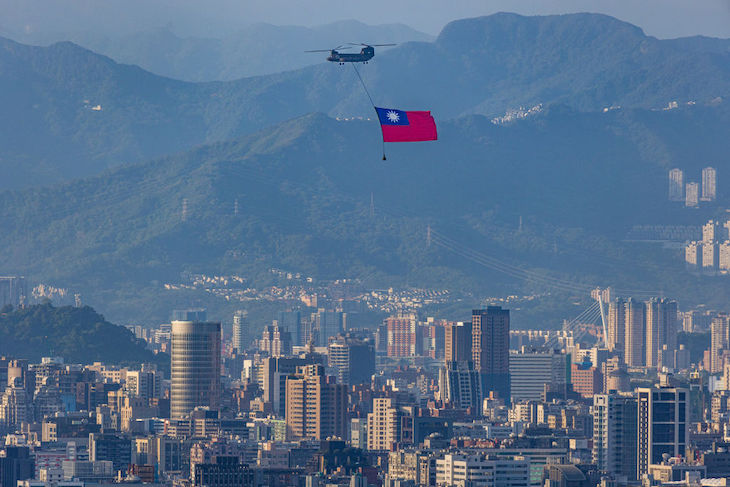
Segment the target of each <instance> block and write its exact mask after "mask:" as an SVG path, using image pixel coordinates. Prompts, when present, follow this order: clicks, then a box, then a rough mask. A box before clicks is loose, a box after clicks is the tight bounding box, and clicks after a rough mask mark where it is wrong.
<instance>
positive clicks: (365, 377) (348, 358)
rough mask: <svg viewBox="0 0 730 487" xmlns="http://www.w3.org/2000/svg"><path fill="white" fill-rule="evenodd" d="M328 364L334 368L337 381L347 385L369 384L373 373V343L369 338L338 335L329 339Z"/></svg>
mask: <svg viewBox="0 0 730 487" xmlns="http://www.w3.org/2000/svg"><path fill="white" fill-rule="evenodd" d="M327 348H328V353H327V357H328V365H329V367H330V368H332V369H334V371H335V373H336V375H337V382H339V383H340V384H345V385H348V386H351V385H356V384H369V383H370V379H371V378H372V376H373V374H374V373H375V344H374V343H373V342H372V341H370V340H361V339H358V338H356V337H353V336H350V335H349V334H346V335H338V336H337V337H336V338H335V339H334V340H332V341H330V344H329V346H328V347H327Z"/></svg>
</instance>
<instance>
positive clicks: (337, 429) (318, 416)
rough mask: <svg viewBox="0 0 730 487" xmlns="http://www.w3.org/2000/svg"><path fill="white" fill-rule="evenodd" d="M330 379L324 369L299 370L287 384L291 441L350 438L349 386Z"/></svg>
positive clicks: (310, 366)
mask: <svg viewBox="0 0 730 487" xmlns="http://www.w3.org/2000/svg"><path fill="white" fill-rule="evenodd" d="M330 379H334V378H329V377H326V376H325V374H324V367H322V366H321V365H319V364H317V365H306V366H302V367H299V368H298V369H297V373H296V374H295V375H292V376H290V377H289V378H288V379H287V380H286V433H287V438H288V439H289V440H299V439H305V438H310V439H317V440H325V439H327V438H328V437H331V436H335V437H339V438H346V432H347V429H346V424H347V386H345V385H343V384H337V383H335V382H334V380H330Z"/></svg>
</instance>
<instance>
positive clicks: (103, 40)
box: [0, 20, 433, 82]
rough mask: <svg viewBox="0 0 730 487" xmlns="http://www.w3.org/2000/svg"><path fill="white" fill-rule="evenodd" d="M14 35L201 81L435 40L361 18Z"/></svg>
mask: <svg viewBox="0 0 730 487" xmlns="http://www.w3.org/2000/svg"><path fill="white" fill-rule="evenodd" d="M0 32H2V30H0ZM10 37H12V38H14V39H17V40H20V41H22V42H26V43H30V44H38V45H48V44H52V43H54V42H58V41H59V40H68V41H72V42H74V43H76V44H78V45H80V46H83V47H85V48H88V49H91V50H93V51H95V52H98V53H100V54H103V55H106V56H109V57H111V58H113V59H115V60H117V61H118V62H121V63H126V64H135V65H138V66H140V67H142V68H144V69H146V70H148V71H150V72H152V73H156V74H158V75H160V76H166V77H170V78H175V79H181V80H187V81H201V82H202V81H231V80H235V79H239V78H244V77H251V76H260V75H265V74H274V73H278V72H281V71H290V70H293V69H299V68H303V67H305V66H309V65H313V64H319V63H320V62H321V60H322V58H323V54H307V53H304V52H303V51H304V50H305V49H331V48H334V47H336V46H338V45H340V44H342V43H345V42H367V43H371V44H383V43H403V42H408V41H431V40H433V37H432V36H430V35H428V34H425V33H423V32H418V31H416V30H414V29H412V28H410V27H408V26H407V25H403V24H384V25H366V24H363V23H362V22H358V21H355V20H344V21H340V22H335V23H332V24H326V25H321V26H317V27H302V26H277V25H271V24H264V23H257V24H252V25H249V26H247V27H245V28H243V29H241V30H240V31H238V32H236V33H232V34H227V35H225V36H223V37H221V38H213V37H209V38H200V37H181V36H178V35H177V34H175V33H174V32H173V31H172V30H171V29H170V28H167V27H163V28H158V29H154V30H146V31H141V32H137V33H135V34H134V35H124V36H118V37H105V36H100V35H97V34H94V33H91V32H70V33H65V34H64V33H50V34H45V35H41V34H32V35H22V34H21V35H16V36H10ZM353 49H355V48H353ZM325 55H326V54H325Z"/></svg>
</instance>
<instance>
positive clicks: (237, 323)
mask: <svg viewBox="0 0 730 487" xmlns="http://www.w3.org/2000/svg"><path fill="white" fill-rule="evenodd" d="M246 315H247V313H246V311H244V310H238V311H236V313H235V314H234V315H233V348H235V349H236V350H238V353H241V352H243V351H244V350H246V347H248V323H246Z"/></svg>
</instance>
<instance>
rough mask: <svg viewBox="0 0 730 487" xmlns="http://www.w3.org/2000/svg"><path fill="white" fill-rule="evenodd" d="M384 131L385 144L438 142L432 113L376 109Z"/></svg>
mask: <svg viewBox="0 0 730 487" xmlns="http://www.w3.org/2000/svg"><path fill="white" fill-rule="evenodd" d="M375 110H376V111H377V112H378V118H379V119H380V128H381V129H382V130H383V141H384V142H419V141H422V140H436V139H438V134H437V133H436V122H435V121H434V119H433V117H432V116H431V112H405V111H403V110H396V109H394V108H379V107H375Z"/></svg>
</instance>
